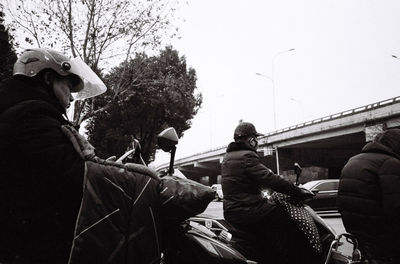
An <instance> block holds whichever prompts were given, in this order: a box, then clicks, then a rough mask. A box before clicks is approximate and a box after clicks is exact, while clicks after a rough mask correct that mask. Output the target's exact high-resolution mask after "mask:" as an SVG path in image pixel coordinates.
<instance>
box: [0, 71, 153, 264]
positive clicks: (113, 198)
mask: <svg viewBox="0 0 400 264" xmlns="http://www.w3.org/2000/svg"><path fill="white" fill-rule="evenodd" d="M64 124H68V121H66V120H65V119H64V118H63V109H62V108H60V106H59V105H58V103H57V101H55V100H54V99H53V97H52V96H50V95H48V94H47V93H46V92H44V91H43V90H42V89H41V88H40V87H36V86H35V85H34V84H32V83H29V82H27V81H26V80H19V79H10V80H8V81H6V82H4V83H2V84H1V86H0V234H1V235H0V262H1V263H14V262H15V263H67V262H68V259H69V257H70V254H71V263H109V262H112V263H133V262H135V261H136V260H137V261H138V263H153V262H154V261H157V259H158V258H159V256H160V245H159V244H158V242H159V233H160V230H158V229H159V222H160V221H159V216H158V202H159V184H158V182H156V181H155V180H153V179H151V178H149V177H148V175H146V173H147V172H148V171H147V170H145V169H143V170H141V169H140V168H139V169H136V168H133V170H128V169H126V168H124V167H118V166H115V165H113V164H112V163H107V162H103V163H102V162H95V161H86V162H85V161H84V160H83V159H82V158H81V156H80V155H79V154H78V153H77V151H76V150H75V149H74V148H73V146H72V144H71V142H70V140H69V139H68V137H67V136H66V135H65V134H64V133H63V132H62V130H61V126H62V125H64ZM99 161H101V160H99ZM142 167H143V166H142ZM82 197H83V198H84V199H83V202H82V203H81V201H82ZM80 206H82V209H81V211H79V209H80ZM78 213H79V216H80V218H79V221H78V222H77V221H76V220H77V216H78ZM75 225H76V230H75V235H76V237H75V240H74V229H75ZM73 240H74V246H73V250H72V252H71V246H72V243H73Z"/></svg>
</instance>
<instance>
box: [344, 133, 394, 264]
mask: <svg viewBox="0 0 400 264" xmlns="http://www.w3.org/2000/svg"><path fill="white" fill-rule="evenodd" d="M399 154H400V130H399V129H395V130H387V131H386V132H385V133H384V134H383V135H382V136H381V137H380V138H378V139H377V141H374V142H371V143H368V144H367V145H366V146H365V147H364V148H363V149H362V151H361V153H360V154H358V155H356V156H354V157H352V158H351V159H350V160H349V161H348V162H347V164H346V165H345V167H344V168H343V170H342V175H341V180H340V184H339V192H338V207H339V211H340V213H341V214H342V219H343V224H344V226H345V228H346V230H347V231H348V232H350V233H353V234H355V235H356V236H357V237H358V238H359V240H360V242H361V246H362V249H363V250H364V253H365V254H367V257H369V258H379V257H388V256H397V257H400V252H399V249H400V155H399ZM399 259H400V258H399Z"/></svg>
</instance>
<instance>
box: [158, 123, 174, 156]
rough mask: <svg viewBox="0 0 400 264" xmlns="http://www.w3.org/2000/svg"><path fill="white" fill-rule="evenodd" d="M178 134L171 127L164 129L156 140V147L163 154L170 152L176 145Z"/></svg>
mask: <svg viewBox="0 0 400 264" xmlns="http://www.w3.org/2000/svg"><path fill="white" fill-rule="evenodd" d="M178 139H179V138H178V134H176V130H175V128H173V127H169V128H167V129H164V130H163V131H162V132H161V133H160V134H159V135H158V138H157V145H158V146H159V147H160V148H161V149H162V150H164V151H165V152H170V151H171V150H173V149H174V148H175V146H176V145H177V144H178Z"/></svg>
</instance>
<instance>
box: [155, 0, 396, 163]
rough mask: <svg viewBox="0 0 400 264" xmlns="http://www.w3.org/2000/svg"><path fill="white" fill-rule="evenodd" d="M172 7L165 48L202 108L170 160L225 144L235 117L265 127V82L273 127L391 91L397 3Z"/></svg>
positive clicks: (200, 2) (308, 1)
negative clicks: (193, 85)
mask: <svg viewBox="0 0 400 264" xmlns="http://www.w3.org/2000/svg"><path fill="white" fill-rule="evenodd" d="M179 13H180V15H181V16H182V17H183V18H185V20H186V21H185V22H183V23H182V24H180V25H179V27H180V32H181V39H180V40H176V41H174V42H173V43H172V44H173V46H174V48H176V49H177V50H178V51H179V52H180V55H184V56H186V60H187V63H188V65H189V66H191V67H193V68H194V69H195V70H196V72H197V76H198V81H197V86H198V90H199V91H200V92H201V93H202V94H203V105H202V108H201V109H200V111H199V112H198V114H197V116H195V118H194V119H193V120H192V128H190V129H189V130H187V131H186V132H185V135H184V136H183V138H181V140H180V143H179V145H178V150H177V154H176V157H177V158H182V157H186V156H189V155H192V154H196V153H199V152H204V151H207V150H209V149H211V148H217V147H221V146H224V145H227V144H228V143H229V142H230V141H232V138H233V131H234V128H235V127H236V125H237V124H238V121H239V120H240V119H243V120H244V121H249V122H253V123H254V124H255V126H256V128H257V130H259V132H261V133H267V132H271V131H273V130H274V107H273V85H272V81H271V79H273V80H274V81H275V101H276V107H275V114H276V127H277V129H279V128H284V127H288V126H291V125H295V124H297V123H301V122H304V121H309V120H312V119H316V118H320V117H323V116H326V115H330V114H334V113H337V112H341V111H345V110H349V109H352V108H356V107H359V106H363V105H367V104H370V103H374V102H377V101H381V100H385V99H388V98H392V97H396V96H399V95H400V93H399V91H400V60H397V59H395V58H393V57H392V55H393V54H394V55H398V56H399V57H400V15H399V14H400V1H397V0H376V1H375V0H330V1H328V0H279V1H278V0H276V1H271V0H269V1H267V0H260V1H251V0H248V1H238V0H218V1H216V0H193V1H188V4H187V5H185V6H184V7H183V8H181V9H180V10H179ZM292 48H294V49H295V50H294V51H288V50H289V49H292ZM273 69H274V70H273ZM256 73H261V74H263V75H265V76H266V77H263V76H259V75H256ZM165 161H167V157H166V155H164V154H158V155H157V159H156V164H158V163H162V162H165Z"/></svg>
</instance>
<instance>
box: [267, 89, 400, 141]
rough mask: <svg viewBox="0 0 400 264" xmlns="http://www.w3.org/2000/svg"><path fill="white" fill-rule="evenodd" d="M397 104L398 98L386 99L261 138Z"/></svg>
mask: <svg viewBox="0 0 400 264" xmlns="http://www.w3.org/2000/svg"><path fill="white" fill-rule="evenodd" d="M397 102H400V96H397V97H393V98H390V99H387V100H383V101H379V102H376V103H372V104H368V105H364V106H360V107H357V108H354V109H350V110H346V111H343V112H339V113H336V114H332V115H327V116H324V117H321V118H317V119H314V120H311V121H307V122H304V123H300V124H297V125H293V126H290V127H286V128H282V129H278V130H276V131H272V132H269V133H267V134H265V135H264V136H263V137H268V136H272V135H277V134H280V133H283V132H287V131H290V130H294V129H297V128H300V127H305V126H309V125H314V124H318V123H322V122H326V121H330V120H333V119H338V118H341V117H345V116H349V115H353V114H356V113H362V112H366V111H369V110H372V109H376V108H379V107H383V106H387V105H391V104H395V103H397Z"/></svg>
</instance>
